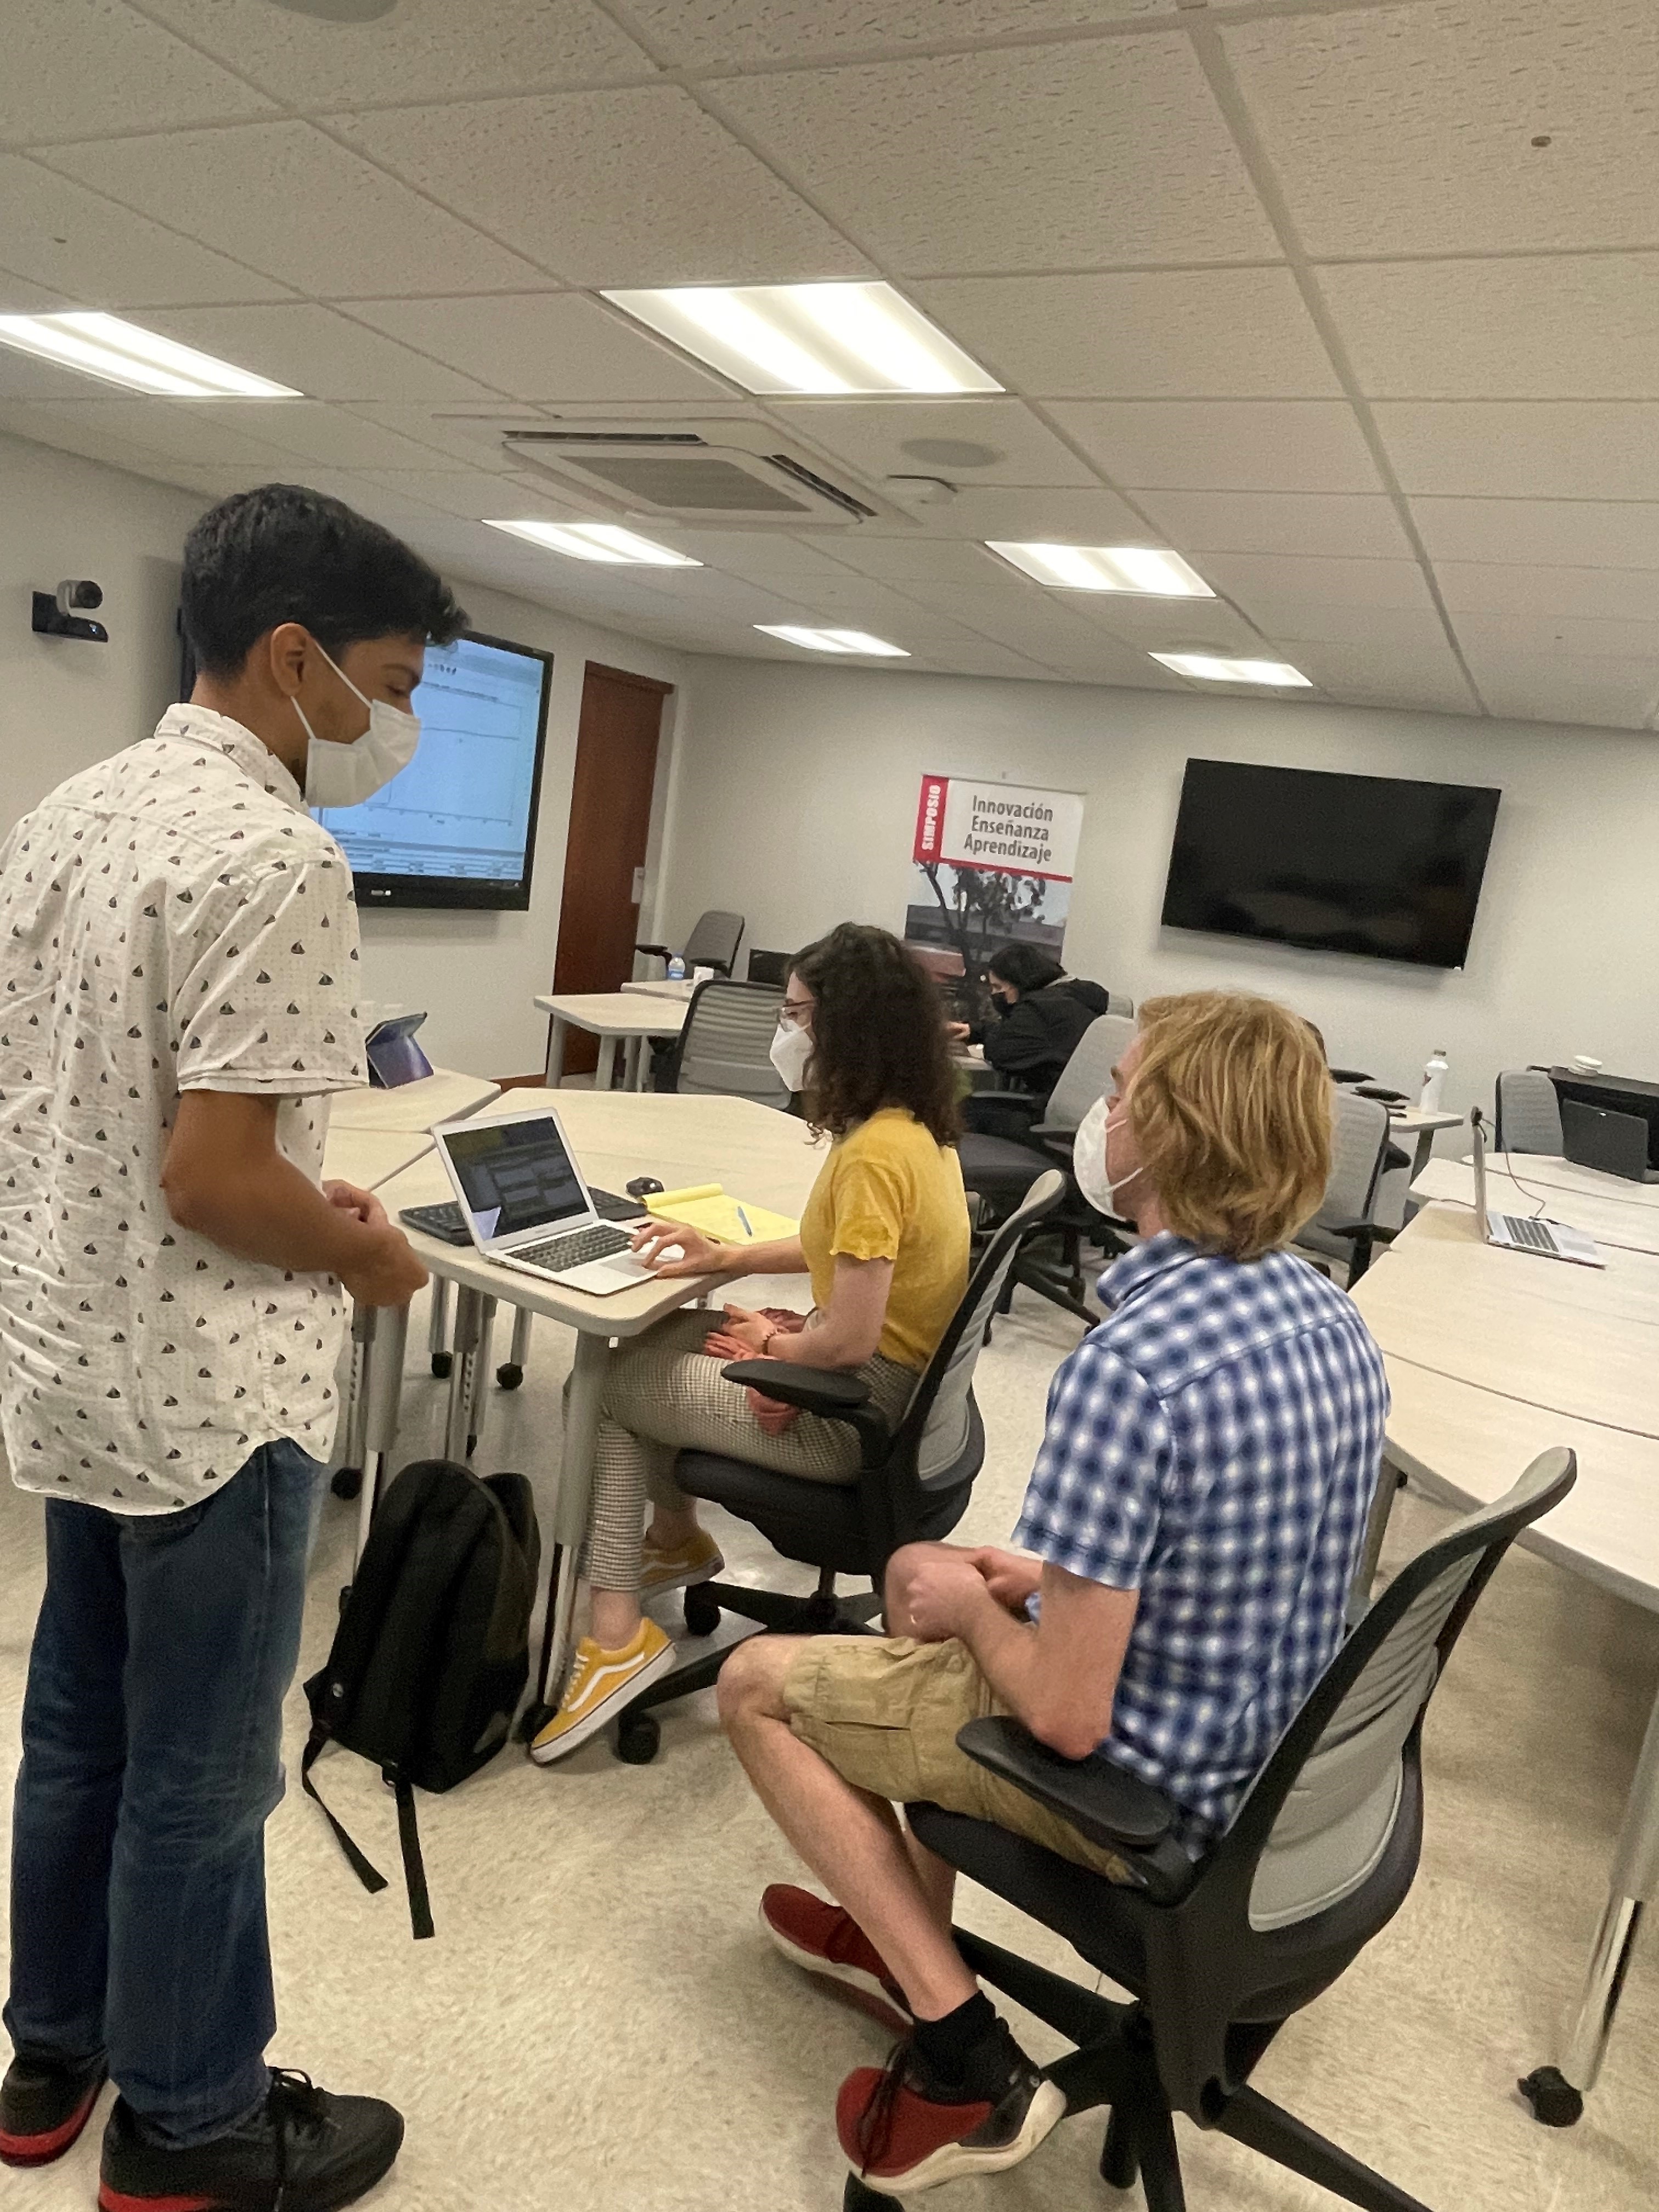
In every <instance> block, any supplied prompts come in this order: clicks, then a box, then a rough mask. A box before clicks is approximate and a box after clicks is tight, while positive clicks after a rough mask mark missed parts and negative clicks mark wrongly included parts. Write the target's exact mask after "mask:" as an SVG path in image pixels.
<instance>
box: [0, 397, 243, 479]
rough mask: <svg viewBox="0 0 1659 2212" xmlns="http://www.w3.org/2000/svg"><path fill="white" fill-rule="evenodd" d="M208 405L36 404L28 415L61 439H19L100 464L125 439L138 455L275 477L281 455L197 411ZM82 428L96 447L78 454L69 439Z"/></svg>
mask: <svg viewBox="0 0 1659 2212" xmlns="http://www.w3.org/2000/svg"><path fill="white" fill-rule="evenodd" d="M83 388H84V387H83ZM212 404H213V403H212V402H211V401H198V400H175V399H70V400H60V401H56V402H52V403H47V404H40V405H39V406H37V407H34V408H32V409H31V410H30V412H31V414H32V415H33V417H34V418H35V419H36V420H38V421H39V422H41V423H43V424H49V425H51V427H52V429H53V431H54V432H62V433H64V434H66V435H52V436H50V437H48V436H47V435H46V430H45V429H44V428H43V429H41V430H40V431H39V432H38V433H37V432H36V431H33V430H25V431H24V432H23V433H22V435H23V436H25V437H33V436H36V435H40V436H41V437H43V438H45V439H46V443H47V444H48V445H64V444H65V443H67V444H68V445H69V446H70V450H71V451H72V452H80V451H85V452H87V453H94V454H95V455H96V456H97V458H99V459H104V458H106V456H107V455H108V453H109V452H110V450H111V448H112V447H113V446H115V445H118V443H119V441H122V440H124V439H125V440H127V441H130V442H131V445H132V446H133V447H135V448H136V449H137V450H139V451H141V452H144V453H168V454H173V455H176V456H177V458H178V459H180V460H182V461H189V462H193V463H196V464H198V465H201V466H204V467H213V466H216V465H233V466H235V467H247V468H251V469H255V470H258V471H260V474H261V479H262V480H263V479H264V478H265V477H271V476H274V475H276V474H279V473H280V472H281V467H282V459H283V457H282V455H281V454H280V453H277V452H276V450H275V449H274V448H273V447H270V446H269V445H267V444H266V443H265V442H264V441H263V440H262V439H259V438H258V437H255V436H252V435H248V433H247V431H246V430H245V429H242V428H237V427H236V426H235V425H234V424H233V423H231V422H223V421H217V420H215V419H214V418H213V416H212V415H211V414H210V413H204V412H203V411H202V410H204V408H206V409H210V408H211V407H212ZM82 428H84V429H85V430H86V431H87V432H88V435H89V436H91V437H92V438H94V439H95V440H96V441H97V443H96V444H88V445H87V446H86V447H84V448H83V447H80V446H78V445H76V443H75V433H76V431H77V430H78V429H82ZM121 465H123V466H125V463H123V464H121Z"/></svg>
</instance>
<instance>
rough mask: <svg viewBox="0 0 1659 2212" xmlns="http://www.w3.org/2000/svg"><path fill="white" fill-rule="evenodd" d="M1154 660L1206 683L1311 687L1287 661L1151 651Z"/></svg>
mask: <svg viewBox="0 0 1659 2212" xmlns="http://www.w3.org/2000/svg"><path fill="white" fill-rule="evenodd" d="M1150 657H1151V659H1153V660H1160V661H1162V662H1163V664H1164V667H1166V668H1173V669H1174V671H1175V672H1176V675H1177V676H1196V677H1198V678H1200V679H1201V680H1202V681H1203V682H1205V683H1206V684H1271V685H1273V687H1274V688H1275V689H1276V690H1281V691H1296V690H1312V689H1313V679H1312V678H1311V677H1307V676H1304V674H1303V673H1302V671H1301V670H1300V669H1299V668H1292V667H1291V664H1290V662H1289V661H1288V660H1224V659H1221V658H1220V657H1219V656H1218V654H1216V653H1152V655H1151V656H1150Z"/></svg>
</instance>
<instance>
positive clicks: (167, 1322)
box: [0, 706, 366, 1514]
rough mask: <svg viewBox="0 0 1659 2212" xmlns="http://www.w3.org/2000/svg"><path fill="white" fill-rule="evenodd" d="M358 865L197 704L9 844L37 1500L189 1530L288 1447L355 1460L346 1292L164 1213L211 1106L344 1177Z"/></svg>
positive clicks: (15, 1190)
mask: <svg viewBox="0 0 1659 2212" xmlns="http://www.w3.org/2000/svg"><path fill="white" fill-rule="evenodd" d="M357 978H358V949H357V910H356V904H355V902H354V900H353V896H352V889H351V872H350V869H349V866H348V865H347V862H346V860H345V857H344V855H343V854H342V853H341V851H340V849H339V848H338V846H337V844H336V843H335V842H334V840H333V839H332V838H331V836H329V835H328V833H327V831H326V830H325V829H322V828H321V827H320V826H319V824H318V823H316V822H314V821H313V819H312V817H310V815H308V814H307V812H306V811H305V807H304V805H303V802H302V800H301V796H300V791H299V787H298V786H297V784H296V783H295V781H294V778H293V777H292V776H291V775H289V771H288V770H287V769H286V768H284V767H283V764H282V763H281V762H280V761H278V760H277V759H276V757H275V755H274V754H272V753H271V752H270V750H268V749H267V748H266V747H265V746H264V745H263V744H261V743H260V742H259V740H258V738H256V737H254V736H253V735H252V732H250V731H248V730H246V729H244V728H243V727H242V726H241V725H240V723H238V722H234V721H231V720H228V718H227V717H225V716H224V715H222V714H210V713H209V712H208V711H207V709H206V708H201V707H190V706H184V707H174V708H171V709H170V710H169V711H168V713H167V714H166V715H164V716H163V718H162V720H161V725H160V726H159V727H158V729H157V730H156V732H155V736H154V737H153V738H146V739H145V740H144V741H143V743H142V744H136V745H133V746H131V748H130V749H129V750H127V751H125V752H124V753H118V754H117V755H116V756H115V757H114V758H113V759H112V760H107V761H103V762H100V763H99V764H98V765H97V766H96V767H94V768H92V769H88V770H87V771H86V772H85V773H84V774H83V775H77V776H73V777H71V778H70V781H68V782H67V783H64V784H60V785H59V786H58V789H57V790H56V791H55V792H53V793H52V794H51V796H50V797H49V798H47V799H45V800H43V802H42V803H41V805H39V806H38V807H37V808H36V809H35V810H34V811H33V813H32V814H30V815H28V816H27V817H25V818H24V820H23V821H21V823H18V825H17V827H16V828H15V829H14V830H12V832H11V833H10V835H9V836H8V837H7V838H6V840H5V842H4V843H3V844H0V1384H3V1388H0V1430H3V1435H4V1439H5V1445H6V1451H7V1455H8V1456H9V1460H10V1462H11V1468H12V1473H13V1475H14V1477H15V1480H16V1481H17V1483H18V1484H19V1485H20V1486H21V1487H22V1488H23V1489H25V1490H33V1491H41V1492H45V1493H46V1495H48V1496H50V1497H58V1498H77V1499H80V1500H81V1501H82V1502H83V1503H86V1504H95V1505H102V1506H107V1507H109V1508H111V1509H112V1510H114V1511H116V1512H118V1513H131V1514H148V1513H169V1512H173V1511H176V1510H178V1509H179V1507H180V1506H183V1505H188V1504H194V1503H195V1502H196V1501H197V1499H199V1498H203V1497H204V1496H205V1495H207V1494H208V1493H209V1492H212V1491H213V1490H215V1489H216V1488H217V1487H218V1486H220V1485H221V1484H222V1483H224V1482H227V1481H228V1480H229V1479H230V1477H231V1476H232V1475H234V1474H235V1472H236V1470H237V1469H238V1468H240V1466H241V1465H242V1463H243V1462H244V1461H245V1460H246V1459H247V1458H248V1456H249V1455H250V1454H251V1453H252V1452H254V1451H255V1450H257V1449H258V1447H259V1446H260V1445H261V1444H264V1443H271V1442H273V1441H275V1440H276V1438H278V1437H291V1438H293V1440H294V1441H295V1443H299V1444H301V1445H302V1446H304V1447H305V1449H307V1450H308V1451H311V1452H313V1453H314V1454H315V1455H317V1456H318V1457H319V1458H326V1457H327V1455H328V1453H329V1450H330V1449H331V1444H332V1440H333V1433H334V1425H335V1420H336V1417H337V1413H338V1406H337V1393H336V1390H335V1385H334V1370H335V1364H336V1361H337V1358H338V1356H339V1352H340V1347H341V1340H342V1334H343V1323H344V1316H343V1304H342V1299H341V1294H340V1289H339V1285H338V1284H337V1283H336V1282H335V1280H334V1279H333V1278H332V1277H331V1276H324V1275H303V1274H293V1273H287V1272H285V1271H284V1270H283V1269H282V1268H280V1267H267V1266H264V1265H263V1264H261V1263H260V1262H258V1261H248V1260H240V1259H237V1258H235V1257H234V1256H233V1255H231V1254H229V1253H228V1252H226V1251H225V1250H224V1249H223V1248H222V1247H221V1246H219V1245H216V1244H214V1243H210V1241H209V1240H208V1239H207V1238H206V1237H201V1236H198V1235H197V1234H195V1233H194V1232H193V1231H189V1230H186V1229H183V1228H180V1227H179V1225H177V1224H175V1223H174V1222H173V1218H172V1216H171V1214H170V1212H169V1211H168V1207H167V1200H166V1198H165V1197H164V1195H163V1194H162V1191H161V1164H162V1160H163V1158H164V1156H165V1153H166V1151H167V1138H168V1135H169V1133H170V1132H171V1130H172V1127H173V1120H174V1117H175V1115H176V1114H177V1111H178V1103H179V1093H180V1092H181V1091H191V1090H203V1091H240V1092H246V1093H252V1094H254V1095H256V1096H258V1097H276V1098H278V1099H280V1101H281V1104H280V1106H279V1109H278V1114H277V1142H278V1144H279V1145H280V1146H281V1148H282V1150H283V1153H284V1154H285V1155H286V1157H287V1158H289V1159H290V1160H291V1161H292V1162H293V1163H294V1164H295V1166H296V1167H298V1168H299V1169H301V1171H302V1172H303V1173H304V1174H306V1175H307V1176H309V1177H310V1178H311V1179H312V1181H313V1182H315V1181H317V1180H318V1179H319V1176H320V1174H321V1170H322V1156H323V1142H324V1139H325V1135H326V1133H327V1127H328V1103H327V1096H326V1094H327V1093H329V1092H331V1091H342V1090H347V1089H352V1088H356V1086H358V1085H361V1084H362V1083H363V1082H364V1081H365V1080H366V1077H365V1073H364V1069H363V1053H362V1024H361V1023H360V1021H359V1018H358V1013H357Z"/></svg>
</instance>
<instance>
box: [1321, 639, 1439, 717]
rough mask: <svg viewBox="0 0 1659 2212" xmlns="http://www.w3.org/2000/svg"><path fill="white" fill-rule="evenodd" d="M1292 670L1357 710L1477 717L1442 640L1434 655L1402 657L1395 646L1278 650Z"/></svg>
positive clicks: (1430, 651) (1327, 645)
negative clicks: (1373, 708)
mask: <svg viewBox="0 0 1659 2212" xmlns="http://www.w3.org/2000/svg"><path fill="white" fill-rule="evenodd" d="M1284 650H1285V655H1286V658H1287V659H1289V660H1290V661H1291V664H1292V665H1293V666H1295V667H1297V668H1299V669H1300V670H1301V671H1302V673H1303V674H1304V676H1308V677H1311V678H1312V679H1313V681H1314V682H1315V683H1316V684H1317V685H1318V686H1319V688H1320V690H1322V691H1328V692H1329V693H1330V694H1331V696H1333V697H1334V698H1337V699H1343V700H1347V701H1350V702H1353V703H1354V704H1357V705H1363V706H1381V707H1410V708H1416V709H1417V710H1418V711H1419V712H1420V713H1424V714H1479V713H1480V702H1479V701H1478V700H1477V699H1476V697H1475V696H1474V693H1473V692H1472V691H1471V690H1470V689H1469V686H1468V679H1467V678H1466V677H1465V676H1464V674H1463V671H1462V669H1461V668H1460V667H1459V666H1458V665H1457V660H1456V657H1455V654H1454V653H1452V650H1451V648H1450V647H1449V646H1448V645H1447V644H1446V643H1445V642H1444V641H1443V640H1442V641H1440V643H1439V646H1438V648H1437V649H1431V648H1422V649H1419V651H1418V652H1416V653H1402V652H1401V651H1400V649H1399V648H1398V647H1395V646H1388V645H1371V644H1340V645H1339V644H1334V643H1329V642H1322V643H1316V642H1315V641H1312V640H1304V641H1302V642H1301V643H1299V644H1297V646H1295V647H1285V648H1284Z"/></svg>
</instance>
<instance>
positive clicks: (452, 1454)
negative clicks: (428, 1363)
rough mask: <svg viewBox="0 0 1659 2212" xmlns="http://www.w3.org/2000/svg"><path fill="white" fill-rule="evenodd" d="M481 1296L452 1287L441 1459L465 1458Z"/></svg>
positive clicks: (467, 1287)
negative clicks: (450, 1358)
mask: <svg viewBox="0 0 1659 2212" xmlns="http://www.w3.org/2000/svg"><path fill="white" fill-rule="evenodd" d="M484 1304H485V1299H484V1294H483V1291H475V1290H473V1289H472V1288H471V1285H469V1284H466V1283H457V1285H455V1358H454V1364H453V1366H452V1367H451V1369H450V1370H449V1413H448V1416H447V1419H446V1421H445V1424H444V1457H445V1458H446V1459H465V1457H466V1439H467V1423H468V1421H469V1420H470V1419H471V1412H472V1375H473V1370H474V1368H475V1366H476V1365H477V1352H478V1340H479V1338H480V1336H481V1335H482V1334H483V1309H484Z"/></svg>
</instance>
